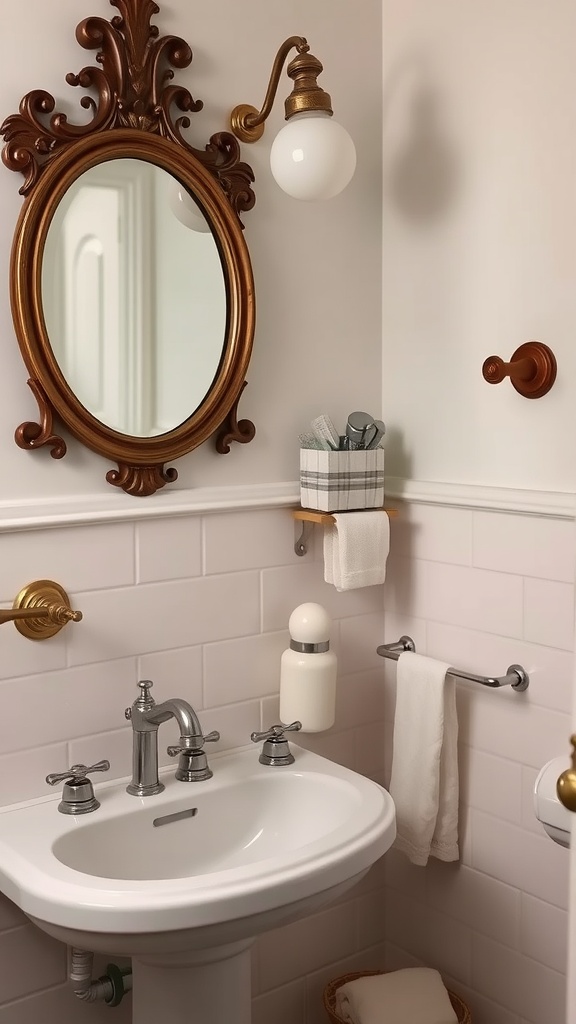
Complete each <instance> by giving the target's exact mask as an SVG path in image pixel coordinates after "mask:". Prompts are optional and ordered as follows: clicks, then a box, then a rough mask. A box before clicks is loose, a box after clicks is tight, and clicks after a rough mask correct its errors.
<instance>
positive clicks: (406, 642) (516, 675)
mask: <svg viewBox="0 0 576 1024" xmlns="http://www.w3.org/2000/svg"><path fill="white" fill-rule="evenodd" d="M405 651H412V652H413V653H415V652H416V644H415V643H414V641H413V639H412V637H411V636H401V637H400V639H399V640H398V642H397V643H394V644H381V645H380V647H377V648H376V654H379V655H380V657H381V658H390V659H391V660H392V661H398V658H399V657H400V655H401V654H403V653H404V652H405ZM447 675H451V676H455V677H456V678H457V679H468V680H470V681H471V682H472V683H481V685H482V686H493V687H498V686H511V687H512V689H513V690H516V692H517V693H521V692H522V690H527V689H528V684H529V682H530V678H529V676H528V673H527V672H526V670H525V669H523V668H522V665H509V666H508V671H507V672H506V675H505V676H477V675H475V673H474V672H462V671H461V670H460V669H457V668H449V669H448V672H447Z"/></svg>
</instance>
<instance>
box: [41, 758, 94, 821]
mask: <svg viewBox="0 0 576 1024" xmlns="http://www.w3.org/2000/svg"><path fill="white" fill-rule="evenodd" d="M109 767H110V761H98V762H97V763H96V764H91V765H86V764H73V765H72V767H71V768H69V769H68V771H67V772H55V773H54V774H52V775H47V776H46V782H47V783H48V785H49V786H56V785H57V783H58V782H63V783H64V789H63V790H62V799H61V801H60V803H59V804H58V810H59V811H60V813H61V814H88V812H89V811H95V810H97V808H98V807H100V801H99V800H97V799H96V797H95V796H94V788H93V786H92V783H91V781H90V779H89V778H88V775H89V774H90V773H91V772H107V771H108V769H109Z"/></svg>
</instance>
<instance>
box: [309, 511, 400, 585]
mask: <svg viewBox="0 0 576 1024" xmlns="http://www.w3.org/2000/svg"><path fill="white" fill-rule="evenodd" d="M389 550H390V520H389V518H388V516H387V515H386V512H383V511H381V510H379V509H378V510H374V511H362V512H342V513H335V515H334V526H330V527H327V528H326V529H325V530H324V579H325V580H326V583H333V584H334V586H335V587H336V589H337V590H356V589H357V588H358V587H372V586H375V585H376V584H378V583H384V580H385V578H386V559H387V558H388V552H389Z"/></svg>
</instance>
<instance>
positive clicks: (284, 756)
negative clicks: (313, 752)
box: [250, 722, 302, 767]
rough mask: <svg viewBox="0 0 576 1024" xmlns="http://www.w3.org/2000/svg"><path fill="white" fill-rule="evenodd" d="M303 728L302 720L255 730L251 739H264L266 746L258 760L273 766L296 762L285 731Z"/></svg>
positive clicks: (257, 740) (296, 730)
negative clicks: (262, 730)
mask: <svg viewBox="0 0 576 1024" xmlns="http://www.w3.org/2000/svg"><path fill="white" fill-rule="evenodd" d="M301 728H302V722H291V723H290V725H282V723H280V724H279V725H271V726H270V728H269V729H266V731H265V732H253V733H251V734H250V739H251V740H252V742H253V743H259V742H260V740H264V746H263V747H262V753H261V754H260V757H259V758H258V760H259V761H260V764H267V765H271V766H272V767H282V766H283V765H287V764H293V763H294V754H293V753H292V752H291V750H290V747H289V746H288V740H287V739H286V737H285V735H284V733H285V732H298V730H299V729H301Z"/></svg>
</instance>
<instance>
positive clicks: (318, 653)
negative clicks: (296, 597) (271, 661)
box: [280, 602, 337, 732]
mask: <svg viewBox="0 0 576 1024" xmlns="http://www.w3.org/2000/svg"><path fill="white" fill-rule="evenodd" d="M330 626H331V621H330V616H329V615H328V612H327V611H326V609H325V608H323V607H322V605H320V604H313V603H312V602H308V603H306V604H300V605H298V607H297V608H295V609H294V611H293V612H292V615H291V616H290V619H289V622H288V628H289V630H290V647H289V648H287V650H285V651H284V653H283V655H282V659H281V662H280V721H281V722H284V723H285V724H286V725H288V724H290V723H291V722H294V721H300V722H302V732H322V731H323V730H324V729H329V728H330V726H332V725H334V718H335V714H336V670H337V660H336V655H335V654H334V653H333V651H331V650H330Z"/></svg>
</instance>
